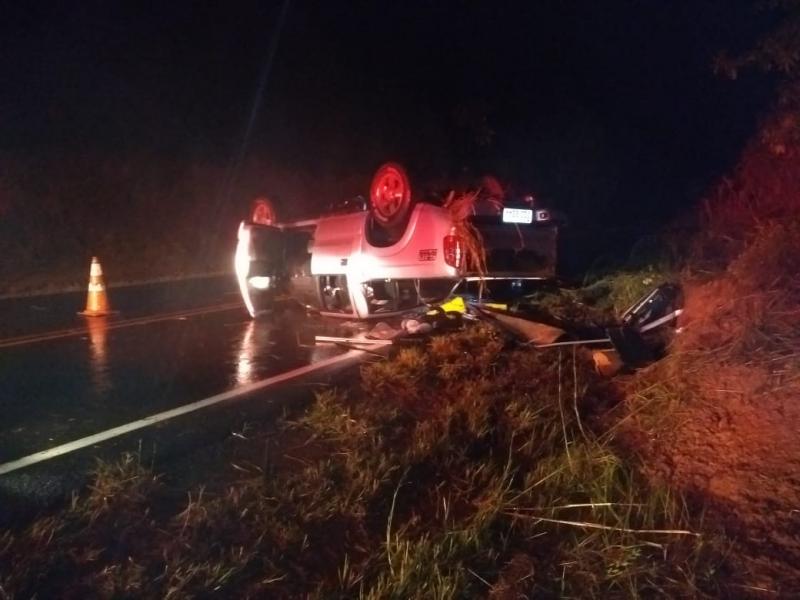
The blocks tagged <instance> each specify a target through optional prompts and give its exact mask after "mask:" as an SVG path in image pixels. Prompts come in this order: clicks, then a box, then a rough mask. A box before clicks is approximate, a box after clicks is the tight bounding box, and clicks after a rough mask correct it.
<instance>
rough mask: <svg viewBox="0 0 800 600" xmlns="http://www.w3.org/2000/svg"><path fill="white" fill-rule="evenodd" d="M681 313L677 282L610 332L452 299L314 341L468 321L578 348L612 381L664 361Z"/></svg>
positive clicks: (420, 333) (384, 341)
mask: <svg viewBox="0 0 800 600" xmlns="http://www.w3.org/2000/svg"><path fill="white" fill-rule="evenodd" d="M682 311H683V294H682V291H681V288H680V286H678V285H676V284H673V283H666V284H662V285H659V286H656V287H655V288H653V289H651V290H649V291H648V292H647V293H646V294H644V295H643V296H642V297H640V298H639V299H638V300H637V301H636V302H634V303H633V304H632V305H631V306H630V307H629V308H628V309H627V310H625V311H624V312H623V314H622V315H621V316H620V317H619V319H618V320H617V322H616V323H615V324H614V325H612V326H606V327H600V326H598V325H595V324H593V323H582V322H572V323H568V322H564V321H563V320H561V319H559V318H557V317H554V316H548V315H546V314H537V316H531V315H530V314H529V313H526V312H522V311H519V310H509V307H508V305H507V304H498V303H484V302H475V301H471V300H469V299H466V298H464V297H462V296H454V297H452V298H449V299H448V300H446V301H445V302H443V303H441V304H439V305H437V306H433V307H428V308H425V309H421V310H419V311H416V312H413V313H410V314H408V315H406V316H405V317H404V318H403V319H402V320H401V321H400V322H399V324H397V325H396V326H393V325H391V324H389V323H387V322H383V321H382V322H379V323H377V324H376V325H374V326H373V327H372V329H370V330H369V331H367V332H365V333H363V334H362V335H360V336H357V337H352V338H345V337H343V338H332V337H328V336H317V338H316V341H317V342H318V343H336V344H340V345H343V346H348V347H358V348H363V347H365V346H370V345H374V346H381V345H392V344H395V343H404V342H408V341H412V342H419V341H424V340H425V339H426V338H427V337H429V336H431V335H433V334H437V333H444V332H451V331H455V330H459V329H461V328H463V326H464V324H465V323H467V322H471V321H472V322H475V321H482V322H487V323H489V324H491V325H492V326H494V327H495V328H497V329H499V330H501V331H503V332H504V333H505V334H507V335H509V336H510V337H512V338H514V339H516V340H517V341H519V342H521V343H523V344H526V345H528V346H530V347H532V348H536V349H546V348H553V347H561V346H580V347H582V348H583V349H584V350H583V351H585V352H588V354H589V355H590V356H591V359H592V360H593V362H594V364H595V368H596V370H597V372H598V373H600V374H601V375H604V376H607V377H610V376H613V375H615V374H616V373H618V372H619V371H620V370H622V369H623V368H627V369H637V368H640V367H643V366H646V365H648V364H650V363H652V362H654V361H656V360H658V359H659V358H661V357H662V356H663V354H664V352H665V350H666V347H667V345H668V343H669V342H670V341H671V339H672V337H673V336H674V331H675V328H676V323H677V318H678V316H679V315H680V314H681V313H682Z"/></svg>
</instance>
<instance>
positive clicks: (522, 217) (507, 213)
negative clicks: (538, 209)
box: [503, 208, 533, 223]
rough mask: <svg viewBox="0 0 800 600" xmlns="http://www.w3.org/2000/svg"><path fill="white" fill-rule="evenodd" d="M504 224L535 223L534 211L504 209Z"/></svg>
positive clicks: (527, 209)
mask: <svg viewBox="0 0 800 600" xmlns="http://www.w3.org/2000/svg"><path fill="white" fill-rule="evenodd" d="M503 223H533V211H532V210H531V209H529V208H504V209H503Z"/></svg>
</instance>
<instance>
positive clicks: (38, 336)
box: [0, 302, 242, 348]
mask: <svg viewBox="0 0 800 600" xmlns="http://www.w3.org/2000/svg"><path fill="white" fill-rule="evenodd" d="M238 308H242V304H241V302H229V303H227V304H218V305H215V306H203V307H200V308H193V309H190V310H182V311H178V312H173V313H164V314H160V315H150V316H146V317H136V318H133V319H123V320H120V321H108V323H107V325H105V330H106V331H110V330H112V329H122V328H123V327H133V326H134V325H147V324H149V323H158V322H159V321H171V320H174V319H185V318H187V317H197V316H200V315H207V314H211V313H215V312H224V311H228V310H236V309H238ZM88 318H99V317H88ZM88 333H89V328H88V327H75V328H72V329H61V330H59V331H49V332H44V333H33V334H30V335H21V336H19V337H13V338H6V339H4V340H3V339H0V348H9V347H11V346H23V345H25V344H34V343H36V342H46V341H49V340H58V339H61V338H66V337H74V336H79V335H88Z"/></svg>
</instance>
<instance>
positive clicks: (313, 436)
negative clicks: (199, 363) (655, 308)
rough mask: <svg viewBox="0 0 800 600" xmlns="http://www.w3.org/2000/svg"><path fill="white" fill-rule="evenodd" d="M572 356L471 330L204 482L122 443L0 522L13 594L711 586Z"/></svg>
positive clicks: (595, 382) (580, 592) (696, 541)
mask: <svg viewBox="0 0 800 600" xmlns="http://www.w3.org/2000/svg"><path fill="white" fill-rule="evenodd" d="M607 385H608V384H607V383H606V382H603V381H601V380H599V379H598V378H597V377H596V376H595V375H594V373H593V371H592V369H591V368H590V365H589V363H588V362H587V361H586V360H584V359H583V358H582V356H581V355H580V354H579V353H576V354H573V353H572V352H567V351H561V352H559V351H557V350H551V351H547V352H533V351H531V350H530V349H515V348H513V347H510V346H509V343H508V341H507V340H505V339H504V338H503V337H502V336H500V335H499V334H498V333H497V332H496V331H494V330H492V329H489V328H488V327H484V326H477V327H474V328H471V329H468V330H466V331H464V332H461V333H457V334H449V335H446V336H443V337H437V338H434V339H433V340H431V343H430V346H429V348H427V350H426V351H423V350H422V349H420V348H409V349H403V350H401V351H400V352H399V353H398V354H397V355H396V357H395V358H394V359H393V360H389V361H378V362H375V363H373V364H370V365H368V366H365V367H364V368H363V370H362V374H361V383H360V385H354V386H352V387H351V388H349V389H342V390H337V389H329V390H325V391H322V392H320V393H318V394H317V396H316V398H315V400H314V401H313V402H312V403H311V404H310V406H309V407H307V409H305V410H302V411H298V412H297V413H296V414H287V415H286V416H285V418H284V419H283V420H282V421H281V422H280V424H279V425H278V426H277V428H276V429H263V430H260V431H259V430H251V431H249V432H248V437H249V438H250V439H249V440H248V441H247V442H246V443H245V442H243V443H242V444H241V445H240V446H238V447H239V448H240V450H238V451H237V452H235V453H233V454H231V455H230V456H229V462H228V467H227V479H226V481H225V482H224V483H223V484H220V485H216V486H214V489H204V488H202V487H196V488H193V489H190V490H179V489H176V488H175V486H174V484H173V483H171V480H170V477H169V475H168V474H167V475H165V476H163V477H159V476H156V475H155V474H154V473H153V472H152V471H150V470H148V469H146V468H144V467H143V466H142V465H140V464H139V463H138V461H137V460H136V458H135V457H131V456H129V457H127V458H125V459H124V460H123V461H121V462H120V463H118V464H114V465H107V464H102V465H100V466H99V467H98V470H97V473H96V476H95V480H94V483H93V485H92V486H91V487H90V489H89V490H88V491H87V492H86V493H83V494H81V495H78V496H76V497H75V498H73V500H72V502H71V504H70V506H69V507H67V508H65V509H64V510H62V511H60V512H57V513H55V514H51V515H48V516H45V517H42V518H40V519H39V520H37V521H35V522H34V523H32V524H30V525H29V526H27V527H25V528H24V529H21V530H18V531H13V532H5V533H4V534H2V537H0V564H2V565H3V569H2V571H0V573H1V574H0V591H1V592H0V593H2V594H3V595H4V596H5V597H8V598H24V597H30V596H32V595H34V594H36V595H38V596H39V597H49V596H52V595H58V596H59V597H73V598H78V597H81V598H85V597H92V596H97V597H167V598H184V597H194V596H198V595H205V594H209V593H212V592H215V593H218V594H220V595H224V596H228V597H233V596H235V597H264V595H268V596H269V597H287V598H290V597H291V598H296V597H312V598H336V597H340V598H353V597H363V598H416V597H425V598H428V597H430V598H460V597H491V598H517V597H520V595H523V596H524V595H529V596H535V597H550V596H562V597H604V598H608V597H620V598H629V597H636V596H650V595H667V596H670V597H687V596H689V597H696V596H703V595H716V594H717V593H718V592H719V587H718V586H719V585H721V582H724V581H725V579H724V578H723V579H720V578H719V576H720V575H721V574H723V573H725V569H726V562H725V560H724V558H723V556H724V550H725V542H724V540H721V539H717V538H716V537H715V536H714V535H713V534H710V533H709V532H708V531H707V530H706V528H705V527H704V524H703V521H702V515H698V514H692V512H691V511H690V510H689V507H688V506H687V505H686V504H685V503H684V501H683V500H682V499H681V497H680V496H678V495H675V494H673V493H671V492H670V491H669V490H668V489H667V488H666V487H654V486H653V485H651V484H650V483H648V482H647V481H646V480H645V479H644V478H643V477H641V476H640V475H639V474H638V469H637V468H636V465H635V464H633V463H631V462H630V461H629V460H628V459H626V458H625V456H624V455H623V454H621V453H619V452H618V451H617V450H616V449H615V445H614V443H613V440H614V436H615V432H614V431H613V429H608V428H607V427H605V426H602V427H601V426H600V423H601V422H602V419H600V418H599V416H600V415H602V414H604V413H605V412H606V411H607V409H608V406H607V403H608V401H609V400H608V393H609V390H608V389H607Z"/></svg>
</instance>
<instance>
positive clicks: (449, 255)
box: [442, 229, 464, 269]
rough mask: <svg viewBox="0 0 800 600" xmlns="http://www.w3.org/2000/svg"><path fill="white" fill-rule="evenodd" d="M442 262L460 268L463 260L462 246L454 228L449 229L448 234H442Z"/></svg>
mask: <svg viewBox="0 0 800 600" xmlns="http://www.w3.org/2000/svg"><path fill="white" fill-rule="evenodd" d="M442 245H443V246H444V262H446V263H447V264H448V265H450V266H451V267H455V268H456V269H460V268H461V264H462V263H463V262H464V248H463V247H462V245H461V238H460V237H458V236H457V235H456V232H455V229H451V230H450V234H449V235H446V236H444V241H443V244H442Z"/></svg>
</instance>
